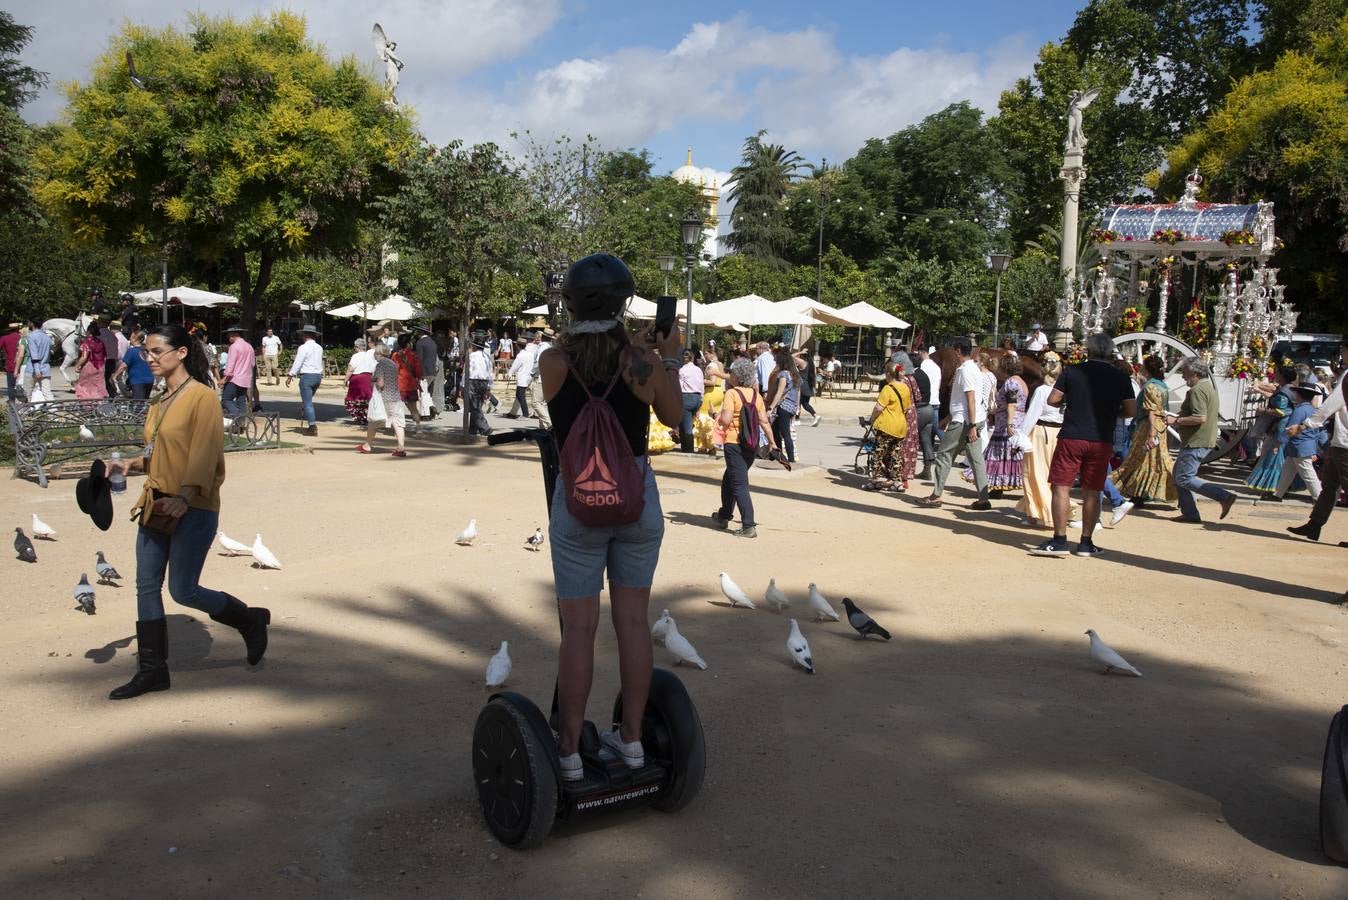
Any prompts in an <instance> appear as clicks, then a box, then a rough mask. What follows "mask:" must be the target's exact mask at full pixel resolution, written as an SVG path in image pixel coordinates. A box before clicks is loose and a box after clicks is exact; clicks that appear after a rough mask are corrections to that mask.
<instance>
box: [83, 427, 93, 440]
mask: <svg viewBox="0 0 1348 900" xmlns="http://www.w3.org/2000/svg"><path fill="white" fill-rule="evenodd" d="M93 439H94V433H93V432H92V431H90V430H89V426H88V425H81V426H80V440H82V441H92V440H93Z"/></svg>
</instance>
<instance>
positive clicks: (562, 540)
mask: <svg viewBox="0 0 1348 900" xmlns="http://www.w3.org/2000/svg"><path fill="white" fill-rule="evenodd" d="M637 466H638V468H641V467H645V468H646V490H645V494H644V496H645V499H646V506H645V508H644V509H643V510H642V511H641V518H639V519H637V520H636V521H635V522H633V523H632V524H631V525H617V526H613V527H608V528H590V527H588V526H585V525H582V524H581V523H580V522H578V521H576V518H575V517H574V516H572V515H571V512H570V511H569V510H568V509H567V508H566V494H565V491H566V488H565V486H564V484H563V482H564V479H563V478H562V477H561V476H560V475H559V476H558V478H557V488H556V490H555V491H554V492H553V497H552V518H551V521H550V522H549V523H548V528H549V530H550V531H551V532H552V533H551V534H550V535H548V536H549V537H550V538H551V539H552V540H551V544H552V578H553V581H554V582H556V591H557V597H558V598H559V599H561V600H567V599H574V598H578V597H594V596H596V595H598V594H599V592H600V591H601V590H603V588H604V572H605V570H607V571H608V578H609V581H610V582H611V583H612V584H618V585H621V586H623V587H631V588H647V587H650V586H651V584H652V582H654V580H655V565H656V563H658V562H659V561H660V542H661V540H663V539H664V536H665V516H664V513H663V512H662V511H661V509H660V493H659V491H658V490H656V487H655V470H654V469H651V468H650V467H649V466H646V460H645V458H644V457H640V456H639V457H637Z"/></svg>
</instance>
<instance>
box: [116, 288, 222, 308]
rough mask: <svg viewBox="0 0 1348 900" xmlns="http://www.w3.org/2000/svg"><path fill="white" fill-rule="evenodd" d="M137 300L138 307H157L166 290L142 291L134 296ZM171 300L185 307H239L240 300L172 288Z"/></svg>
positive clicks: (210, 292) (192, 289)
mask: <svg viewBox="0 0 1348 900" xmlns="http://www.w3.org/2000/svg"><path fill="white" fill-rule="evenodd" d="M131 296H133V297H135V298H136V305H137V306H157V305H158V304H160V303H162V302H163V300H164V289H163V288H155V289H154V290H150V291H140V292H138V293H135V294H132V295H131ZM168 296H169V299H170V300H177V301H178V302H179V303H181V304H182V305H183V306H202V307H216V306H237V305H238V304H239V298H238V297H235V296H232V295H230V294H216V293H214V292H212V291H203V290H201V289H200V288H194V287H186V286H179V287H171V288H169V289H168Z"/></svg>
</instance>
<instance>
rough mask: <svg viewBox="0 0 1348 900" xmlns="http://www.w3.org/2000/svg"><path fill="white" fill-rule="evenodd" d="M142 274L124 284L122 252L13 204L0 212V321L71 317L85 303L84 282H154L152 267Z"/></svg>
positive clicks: (132, 286) (90, 284)
mask: <svg viewBox="0 0 1348 900" xmlns="http://www.w3.org/2000/svg"><path fill="white" fill-rule="evenodd" d="M144 276H145V280H144V281H143V282H142V283H141V284H128V281H127V260H126V254H125V253H119V252H116V251H113V250H110V249H109V248H107V247H104V246H102V245H99V244H81V243H78V242H76V241H75V240H74V239H73V238H72V237H71V235H70V234H69V233H68V232H67V231H66V230H65V229H64V228H63V227H62V226H61V223H60V222H56V221H52V220H49V219H47V218H46V217H44V216H41V215H37V216H33V217H29V216H26V215H21V214H18V213H17V212H16V211H15V210H13V209H11V210H7V211H6V212H4V213H2V214H0V284H3V285H4V286H5V289H4V291H0V321H4V322H11V321H19V320H26V319H28V318H30V317H37V318H39V319H50V318H54V317H63V318H72V317H73V316H74V315H75V314H76V313H77V312H79V311H81V310H83V309H85V308H86V304H87V303H88V300H89V290H90V288H92V287H96V286H112V285H115V286H117V287H129V288H130V289H131V290H136V289H138V288H143V287H152V286H154V285H155V284H158V282H159V274H158V270H157V269H156V270H155V271H154V272H149V271H146V272H144Z"/></svg>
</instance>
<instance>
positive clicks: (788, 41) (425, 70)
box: [19, 0, 1034, 184]
mask: <svg viewBox="0 0 1348 900" xmlns="http://www.w3.org/2000/svg"><path fill="white" fill-rule="evenodd" d="M177 2H178V0H123V2H122V3H120V4H118V5H117V11H116V12H115V13H109V12H108V11H107V8H106V7H105V5H104V3H103V2H99V0H63V2H59V3H48V4H46V5H44V6H39V5H36V4H34V5H33V7H32V9H30V10H28V11H26V12H25V13H21V14H20V16H19V18H20V21H22V22H23V23H24V24H31V25H34V26H36V27H37V32H36V35H35V38H34V41H33V44H32V45H31V47H30V48H29V50H28V51H27V52H26V53H25V62H28V63H29V64H31V65H34V66H35V67H37V68H40V69H43V70H46V71H49V72H51V74H52V77H53V82H54V83H56V82H59V81H65V80H71V79H80V78H84V77H87V73H88V71H89V68H90V65H91V63H92V62H93V60H94V58H95V57H96V56H97V55H98V54H99V53H100V52H102V50H103V49H104V47H105V46H106V41H107V40H108V37H109V36H110V35H111V34H112V33H114V32H116V31H117V30H118V29H119V28H120V27H121V25H122V23H123V22H124V21H127V20H130V21H134V22H138V23H144V24H147V25H151V26H155V27H160V26H164V25H168V24H174V25H178V26H180V27H181V26H182V25H184V23H185V21H186V14H185V13H183V12H182V11H181V7H179V6H177ZM197 2H198V7H197V8H198V9H199V10H200V11H201V12H203V13H207V14H223V13H226V12H228V13H230V14H232V15H234V16H238V17H241V16H245V15H248V14H250V13H254V12H266V11H268V10H271V9H277V8H284V7H286V6H287V4H286V3H285V2H283V0H261V2H259V0H252V2H249V0H245V2H244V3H243V4H242V5H235V4H233V3H230V2H228V0H197ZM290 2H291V3H294V2H296V0H290ZM376 8H377V15H378V19H379V21H380V23H381V24H382V25H383V26H384V29H385V31H386V32H387V33H388V35H389V36H390V37H391V38H392V39H393V40H395V41H397V42H398V53H399V55H400V56H401V57H402V58H403V60H404V61H405V62H406V63H407V68H406V69H405V70H404V71H403V77H402V84H401V86H400V88H399V92H398V95H399V99H400V100H401V101H402V102H403V103H405V104H408V105H410V106H412V107H413V108H414V109H415V112H416V115H417V119H418V123H419V125H420V127H421V129H422V130H423V132H424V133H425V134H426V135H427V137H428V138H430V140H432V141H433V142H435V143H437V144H443V143H445V142H447V141H449V140H452V139H455V138H459V139H462V140H464V141H466V142H470V143H471V142H474V141H479V140H495V141H497V142H498V143H501V144H502V145H504V146H506V147H511V146H512V142H511V140H510V139H509V133H510V132H511V131H516V130H522V129H525V128H527V129H529V130H531V131H532V132H534V134H535V135H537V136H539V137H542V138H546V137H548V136H552V135H556V134H562V133H566V134H571V135H574V136H579V135H582V134H593V135H595V137H597V138H598V139H599V141H600V142H601V143H603V144H605V145H607V146H615V147H625V146H642V145H645V144H648V143H649V142H651V141H652V140H654V139H657V138H660V137H665V138H668V137H670V136H672V135H676V134H678V133H679V132H680V131H681V130H693V129H697V130H699V131H701V132H702V133H706V132H707V130H708V128H713V129H714V128H715V127H717V126H718V125H720V126H722V127H724V128H727V129H733V131H734V133H735V135H736V138H735V142H736V143H737V142H738V139H739V137H741V136H742V135H744V134H748V133H751V132H753V131H755V130H757V129H759V128H764V129H767V130H768V131H769V132H770V133H771V135H772V139H773V140H774V141H776V142H779V143H784V144H786V145H787V146H789V147H792V148H794V149H796V150H798V151H799V152H800V153H801V154H802V155H803V156H805V157H806V158H809V159H814V158H818V157H819V156H821V155H826V156H828V157H830V158H834V159H842V158H845V157H847V156H850V155H851V154H852V153H853V152H855V150H856V149H857V148H858V147H859V146H860V145H861V143H862V142H863V141H864V140H865V139H866V138H868V137H882V136H886V135H888V134H890V133H892V132H893V131H896V130H898V129H900V128H902V127H904V126H906V125H909V124H911V123H913V122H915V121H917V120H919V119H921V118H922V117H923V116H925V115H928V114H930V113H932V112H935V111H937V110H939V109H941V108H943V107H945V106H946V105H948V104H949V103H952V102H955V101H957V100H962V99H970V100H972V101H973V102H974V103H975V104H976V105H978V106H980V107H981V108H983V109H984V110H992V109H994V108H995V106H996V100H997V96H998V94H999V92H1000V91H1001V90H1003V89H1004V88H1006V87H1007V86H1009V85H1010V83H1011V82H1012V80H1013V79H1014V78H1015V77H1017V76H1018V75H1020V74H1022V73H1024V72H1027V71H1029V69H1030V66H1031V65H1032V63H1033V59H1034V49H1033V48H1032V47H1027V46H1026V43H1025V42H1024V41H1023V40H1019V39H1014V38H1013V39H1009V40H1007V41H1004V42H1002V43H1001V44H999V45H997V46H996V47H993V48H992V49H990V50H989V51H987V52H986V53H982V54H977V53H955V52H950V51H947V50H944V49H941V48H906V47H900V48H896V49H894V50H893V51H892V52H890V53H888V54H884V55H878V56H855V55H848V54H846V53H844V52H842V51H841V50H840V49H839V47H838V43H837V41H836V39H835V37H834V36H833V35H831V34H828V33H826V32H823V31H820V30H818V29H815V28H804V29H797V30H772V29H767V28H761V27H756V26H754V25H753V24H752V23H751V22H750V20H749V18H748V17H747V16H736V17H733V18H730V19H727V20H723V21H714V22H699V23H695V24H693V25H691V26H690V27H689V29H688V31H687V33H686V34H684V35H682V36H681V37H680V38H679V39H678V40H677V41H674V42H673V43H672V45H670V46H667V47H653V46H631V47H625V48H620V49H617V50H615V51H613V52H612V53H609V54H606V55H604V56H600V57H593V58H573V59H567V60H565V61H563V62H560V63H557V64H555V65H552V66H550V67H547V68H542V69H531V68H528V67H527V66H526V65H524V64H523V59H522V57H523V54H524V53H525V52H526V51H530V50H532V49H535V48H536V46H537V45H540V44H542V45H544V49H546V38H545V35H547V33H548V32H549V31H550V30H551V29H552V28H553V26H554V25H555V24H557V22H558V20H559V17H560V15H561V9H562V0H457V2H455V3H453V4H446V3H439V2H436V0H384V2H382V3H381V4H380V5H378V6H377V7H376ZM372 9H373V8H371V7H369V6H367V5H366V4H363V3H362V4H358V3H356V2H355V0H331V2H328V3H325V4H322V5H319V4H316V3H315V4H313V5H311V6H309V7H308V8H306V9H304V10H303V12H304V14H305V16H306V17H307V20H308V22H309V28H310V33H311V35H312V36H313V37H314V38H315V39H316V40H318V41H320V42H322V43H324V44H325V45H326V46H327V47H328V49H329V50H330V51H332V52H334V53H337V54H348V53H354V54H356V55H357V56H358V58H360V59H361V60H364V61H367V62H368V64H369V66H370V71H371V73H372V74H373V73H374V71H375V68H374V50H373V48H372V46H371V44H370V38H369V31H370V26H371V25H372V24H373V22H374V18H375V12H373V11H372ZM510 60H516V61H517V62H519V63H520V69H519V73H520V74H518V75H517V76H516V77H515V78H514V79H512V80H511V81H509V82H507V83H505V84H502V85H500V86H495V87H493V86H480V85H479V84H477V83H471V84H470V83H469V82H468V81H467V79H466V78H465V76H467V75H469V74H471V73H474V72H477V71H479V70H481V69H483V68H484V67H486V66H489V65H499V64H501V63H503V62H507V61H510ZM62 103H63V98H62V97H61V96H60V94H59V92H57V91H56V90H54V89H49V90H48V91H47V92H46V93H45V95H44V96H43V97H42V98H41V99H40V100H38V101H37V102H35V103H34V104H32V105H31V106H30V107H28V108H26V109H25V111H24V112H25V115H26V116H27V117H28V118H29V119H30V120H33V121H47V120H48V119H50V118H52V117H54V116H55V115H56V114H57V113H58V112H59V110H60V108H61V105H62ZM722 162H727V161H722ZM726 175H727V173H724V172H722V173H719V183H721V184H724V178H725V177H726Z"/></svg>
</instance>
